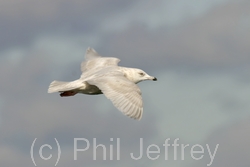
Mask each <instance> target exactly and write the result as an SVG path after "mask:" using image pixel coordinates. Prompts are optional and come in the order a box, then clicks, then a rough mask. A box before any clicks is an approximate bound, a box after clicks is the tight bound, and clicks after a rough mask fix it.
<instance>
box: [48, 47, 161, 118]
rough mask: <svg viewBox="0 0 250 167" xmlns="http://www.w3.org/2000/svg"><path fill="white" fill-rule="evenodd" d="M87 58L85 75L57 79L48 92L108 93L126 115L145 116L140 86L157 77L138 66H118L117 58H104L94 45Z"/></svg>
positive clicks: (83, 64) (108, 96)
mask: <svg viewBox="0 0 250 167" xmlns="http://www.w3.org/2000/svg"><path fill="white" fill-rule="evenodd" d="M85 59H86V60H85V61H84V62H82V64H81V70H82V72H83V73H82V75H81V77H80V78H79V79H78V80H75V81H72V82H61V81H53V82H52V83H51V84H50V86H49V89H48V93H53V92H60V93H61V94H60V95H61V96H74V95H75V94H77V93H82V94H88V95H97V94H104V95H105V96H106V97H107V98H108V99H110V100H111V101H112V102H113V104H114V105H115V106H116V107H117V108H118V109H119V110H120V111H122V112H123V113H124V114H125V115H127V116H129V117H132V118H135V119H141V116H142V112H143V107H142V97H141V91H140V89H139V87H138V86H137V85H136V84H137V83H138V82H140V81H143V80H154V81H155V80H156V78H155V77H152V76H149V75H148V74H147V73H145V72H144V71H142V70H140V69H137V68H127V67H120V66H118V62H119V61H120V60H119V59H118V58H114V57H101V56H100V55H98V53H97V52H96V51H95V50H94V49H91V48H88V49H87V52H86V55H85Z"/></svg>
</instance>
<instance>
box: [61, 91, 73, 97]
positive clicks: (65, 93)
mask: <svg viewBox="0 0 250 167" xmlns="http://www.w3.org/2000/svg"><path fill="white" fill-rule="evenodd" d="M75 94H77V92H75V91H66V92H62V93H61V94H60V96H61V97H66V96H74V95H75Z"/></svg>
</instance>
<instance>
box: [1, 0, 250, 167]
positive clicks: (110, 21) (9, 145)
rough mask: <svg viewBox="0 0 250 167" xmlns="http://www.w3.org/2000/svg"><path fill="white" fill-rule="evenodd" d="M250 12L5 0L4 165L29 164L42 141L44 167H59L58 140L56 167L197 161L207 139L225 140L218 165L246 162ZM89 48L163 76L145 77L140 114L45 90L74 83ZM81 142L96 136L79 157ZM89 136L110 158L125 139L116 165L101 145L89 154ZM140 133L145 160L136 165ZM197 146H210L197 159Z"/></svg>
mask: <svg viewBox="0 0 250 167" xmlns="http://www.w3.org/2000/svg"><path fill="white" fill-rule="evenodd" d="M249 9H250V1H249V0H154V1H152V0H127V1H123V0H37V1H35V0H21V1H20V0H8V1H6V0H0V24H1V26H0V78H1V84H0V89H1V92H0V134H1V135H0V166H3V167H15V166H18V167H26V166H33V165H34V164H33V163H32V159H31V157H30V148H31V144H32V142H33V141H34V139H35V138H37V140H36V143H35V147H34V159H35V161H36V164H37V166H48V167H49V166H54V165H55V162H56V157H57V145H56V142H55V140H54V138H56V139H57V140H58V142H59V143H60V146H61V151H62V155H61V158H60V160H59V162H58V165H57V166H59V167H69V166H74V167H78V166H79V167H80V166H109V167H110V166H121V167H123V166H124V167H127V166H134V167H138V166H143V167H147V166H148V167H149V166H172V167H201V166H207V164H209V162H210V160H211V159H210V157H209V153H208V151H207V148H206V144H208V145H209V146H210V147H211V150H212V151H214V149H215V146H216V144H219V147H218V151H217V154H216V155H215V158H214V160H213V163H212V166H214V167H221V166H227V167H235V166H239V167H241V166H242V167H243V166H249V165H250V160H249V154H250V135H249V134H250V133H249V131H250V103H249V99H250V75H249V70H250V66H249V64H250V56H249V55H250V47H249V44H250V10H249ZM88 47H93V48H94V49H95V50H97V52H98V53H99V54H101V55H103V56H110V57H117V58H119V59H121V62H120V65H121V66H126V67H137V68H141V69H143V70H144V71H146V72H147V73H148V74H150V75H152V76H155V77H157V79H158V81H157V82H150V81H147V82H142V83H139V86H140V88H141V90H142V96H143V100H144V113H143V117H142V119H141V120H140V121H135V120H133V119H130V118H128V117H126V116H124V115H123V114H122V113H120V112H119V111H118V110H117V109H116V108H115V107H114V106H113V105H112V103H111V102H110V101H109V100H108V99H106V98H105V96H104V95H98V96H89V95H76V96H74V97H68V98H61V97H60V96H59V95H58V94H57V93H54V94H47V89H48V86H49V84H50V82H52V81H53V80H62V81H71V80H75V79H78V78H79V76H80V74H81V73H80V63H81V61H83V59H84V53H85V51H86V49H87V48H88ZM74 138H85V139H88V140H89V141H90V149H89V150H88V151H85V152H81V153H79V154H78V160H74V152H73V149H74ZM94 138H96V140H97V143H98V144H103V145H105V146H106V147H107V154H108V155H107V157H108V158H107V159H109V158H110V157H109V147H110V145H113V147H114V152H116V149H117V147H116V144H117V140H116V139H117V138H120V154H121V155H120V160H116V158H114V159H115V160H106V161H104V160H102V150H101V149H99V150H98V153H97V160H93V149H92V146H93V139H94ZM111 138H113V139H114V141H111ZM140 138H143V140H144V157H142V159H140V160H133V159H132V158H131V157H130V153H134V155H135V156H139V146H140V145H139V140H140ZM167 138H171V141H170V143H173V142H174V139H176V138H179V139H180V140H179V144H189V145H190V147H187V148H186V150H185V160H181V155H180V150H179V152H178V160H174V157H173V156H174V150H173V148H172V147H170V148H169V159H168V160H165V159H164V156H165V155H164V147H163V144H164V142H165V140H166V139H167ZM82 143H84V142H82ZM43 144H50V145H51V146H52V147H53V149H52V150H50V149H49V148H48V147H45V148H44V149H43V150H44V153H43V155H44V157H48V156H49V155H50V154H52V155H53V156H52V158H51V159H50V160H48V161H45V160H42V159H41V158H40V156H39V148H40V146H41V145H43ZM150 144H155V145H158V146H159V148H160V149H161V150H160V154H159V159H157V160H150V159H148V158H147V157H146V153H145V151H146V149H147V146H148V145H150ZM195 144H200V145H202V146H204V157H203V158H202V159H201V160H194V159H192V157H191V156H190V148H191V146H192V145H195ZM81 146H82V148H84V147H85V146H86V145H84V144H83V145H81ZM115 155H116V154H115ZM114 157H115V156H114ZM152 157H155V155H154V156H152Z"/></svg>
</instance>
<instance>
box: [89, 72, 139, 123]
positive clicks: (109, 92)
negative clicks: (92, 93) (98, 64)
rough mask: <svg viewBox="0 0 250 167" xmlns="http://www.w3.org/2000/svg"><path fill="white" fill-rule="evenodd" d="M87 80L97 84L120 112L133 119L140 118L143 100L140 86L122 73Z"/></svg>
mask: <svg viewBox="0 0 250 167" xmlns="http://www.w3.org/2000/svg"><path fill="white" fill-rule="evenodd" d="M87 82H88V83H89V84H91V85H95V86H97V87H98V88H99V89H100V90H101V91H102V92H103V94H104V95H105V96H106V97H107V98H108V99H110V100H111V101H112V103H113V104H114V106H115V107H116V108H118V109H119V110H120V111H121V112H122V113H124V114H125V115H127V116H129V117H131V118H134V119H138V120H140V119H141V117H142V113H143V102H142V96H141V91H140V88H139V87H138V86H137V85H136V84H134V83H133V82H131V81H129V80H128V79H127V78H125V77H124V76H123V75H122V73H120V72H117V73H115V74H114V73H112V74H110V75H105V76H102V77H98V78H95V79H92V80H88V81H87Z"/></svg>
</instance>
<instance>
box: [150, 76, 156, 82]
mask: <svg viewBox="0 0 250 167" xmlns="http://www.w3.org/2000/svg"><path fill="white" fill-rule="evenodd" d="M149 80H152V81H157V78H156V77H152V76H150V77H149Z"/></svg>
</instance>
